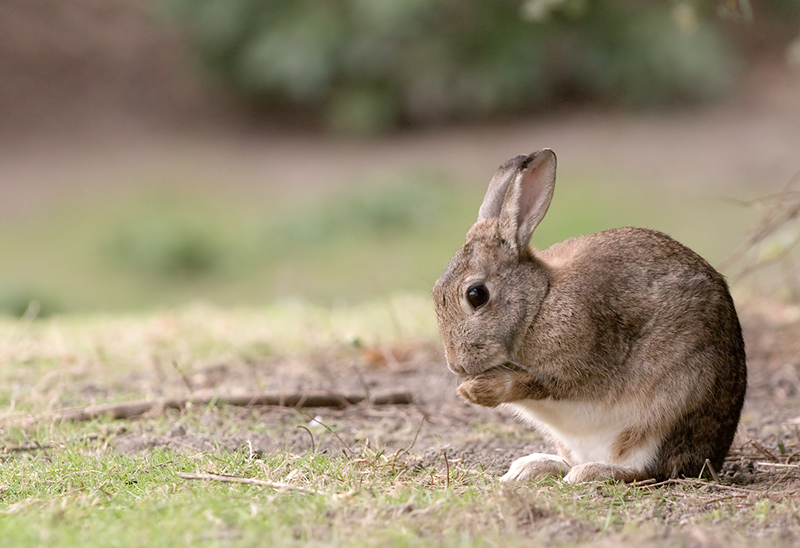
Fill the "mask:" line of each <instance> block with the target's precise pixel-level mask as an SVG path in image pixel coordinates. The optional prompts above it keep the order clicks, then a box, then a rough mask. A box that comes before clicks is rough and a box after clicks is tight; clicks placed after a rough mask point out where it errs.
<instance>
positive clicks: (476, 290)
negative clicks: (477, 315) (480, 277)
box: [467, 283, 489, 308]
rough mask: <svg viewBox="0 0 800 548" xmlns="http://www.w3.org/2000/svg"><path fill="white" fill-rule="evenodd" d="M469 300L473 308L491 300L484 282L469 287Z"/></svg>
mask: <svg viewBox="0 0 800 548" xmlns="http://www.w3.org/2000/svg"><path fill="white" fill-rule="evenodd" d="M467 300H468V301H469V304H470V305H472V308H480V307H481V306H483V305H485V304H486V301H488V300H489V290H488V289H486V286H485V285H483V284H482V283H476V284H472V285H471V286H469V288H468V289H467Z"/></svg>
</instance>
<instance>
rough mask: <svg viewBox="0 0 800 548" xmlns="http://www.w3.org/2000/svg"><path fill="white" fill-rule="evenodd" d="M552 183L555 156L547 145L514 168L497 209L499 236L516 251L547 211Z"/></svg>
mask: <svg viewBox="0 0 800 548" xmlns="http://www.w3.org/2000/svg"><path fill="white" fill-rule="evenodd" d="M555 184H556V155H555V153H554V152H553V151H552V150H550V149H549V148H544V149H542V150H539V151H536V152H534V153H533V154H531V155H530V156H528V157H527V158H525V160H524V161H523V162H521V164H519V167H518V168H517V169H516V172H515V173H514V176H513V178H512V179H511V181H510V184H509V186H508V189H507V191H506V193H505V198H504V200H503V204H502V207H501V208H500V235H501V236H502V237H503V239H504V240H505V241H507V242H508V243H510V244H512V245H516V248H517V251H518V252H519V253H520V254H522V253H524V251H525V250H526V249H527V247H528V244H529V243H530V241H531V236H532V235H533V231H534V229H535V228H536V227H537V226H538V225H539V223H540V222H541V221H542V219H543V218H544V215H545V213H547V208H548V207H550V201H551V200H552V199H553V190H554V189H555ZM481 209H483V208H481Z"/></svg>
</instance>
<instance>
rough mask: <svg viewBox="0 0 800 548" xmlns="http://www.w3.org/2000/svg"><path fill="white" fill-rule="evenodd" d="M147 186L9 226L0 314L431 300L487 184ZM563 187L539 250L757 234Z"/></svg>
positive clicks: (605, 193)
mask: <svg viewBox="0 0 800 548" xmlns="http://www.w3.org/2000/svg"><path fill="white" fill-rule="evenodd" d="M148 180H149V179H148ZM158 180H160V179H158ZM145 183H146V182H144V181H143V182H142V183H141V184H140V185H133V187H134V188H139V189H140V190H138V191H132V192H131V193H130V194H128V195H125V196H122V197H119V196H118V197H116V198H115V199H114V200H108V199H107V198H105V197H103V196H95V197H93V200H94V201H90V200H88V199H87V198H83V199H81V198H75V199H74V201H69V200H67V201H65V202H63V203H60V204H58V205H57V206H53V207H52V208H47V209H45V210H42V211H41V212H39V213H38V214H37V215H33V216H31V217H29V218H28V217H24V218H23V217H20V218H17V219H0V235H2V238H0V264H2V265H3V269H2V272H0V315H11V316H15V317H21V316H23V315H24V316H25V317H28V318H33V317H37V316H38V317H41V316H46V315H49V314H53V313H61V312H89V311H115V310H116V311H120V310H146V309H153V308H160V307H169V306H175V305H180V304H183V303H186V302H189V301H192V300H195V299H200V300H203V301H208V302H211V303H214V304H217V305H222V306H260V305H263V304H265V303H268V302H271V301H275V300H279V301H280V300H285V299H293V298H301V299H304V300H308V301H311V302H313V303H316V304H332V303H338V302H350V303H357V302H363V301H368V300H372V299H376V298H383V297H387V296H389V295H392V294H393V293H396V292H412V293H422V294H425V293H428V292H429V291H430V288H431V287H432V286H433V283H434V282H435V280H436V278H438V276H439V275H440V274H441V272H442V270H443V269H444V267H445V266H446V264H447V261H448V260H449V259H450V257H451V256H452V254H453V253H454V252H455V250H456V249H458V247H459V246H460V245H461V244H462V243H463V242H464V235H465V234H466V232H467V230H468V229H469V227H470V225H471V224H472V223H473V222H474V220H475V217H476V215H477V210H478V206H479V205H480V203H481V199H482V197H483V194H484V192H485V185H484V184H480V185H478V184H475V185H465V184H456V182H455V181H453V180H452V179H451V178H449V177H448V176H445V175H437V174H430V173H427V172H423V173H389V174H382V175H375V176H370V177H367V178H365V179H363V180H361V181H354V182H353V183H352V185H350V186H347V187H346V188H339V189H329V190H327V191H325V192H320V193H318V194H308V193H297V194H294V195H287V196H283V197H280V196H278V197H276V196H275V193H274V192H273V191H272V190H267V189H265V190H264V192H263V194H262V193H261V192H255V191H248V192H243V191H242V189H236V188H235V187H234V186H228V185H226V184H225V180H224V179H222V180H220V182H219V184H218V185H216V188H217V189H215V190H214V191H212V190H210V189H206V190H205V191H201V190H198V189H192V188H188V187H187V188H179V187H176V188H170V189H168V188H152V189H146V184H145ZM560 185H561V186H560V188H559V190H558V195H557V206H554V207H553V208H551V211H550V212H549V213H548V215H547V218H546V219H545V221H544V222H543V223H542V225H541V226H540V227H538V228H537V230H536V234H535V235H534V238H533V245H534V246H536V247H539V248H544V247H547V246H548V245H550V244H552V243H553V242H556V241H559V240H563V239H566V238H569V237H572V236H576V235H579V234H587V233H590V232H594V231H597V230H602V229H605V228H610V227H612V226H624V225H632V226H649V227H652V228H656V229H659V230H664V231H666V232H669V233H670V234H672V235H673V236H675V237H676V238H677V239H678V240H680V241H682V242H684V243H686V244H687V245H689V246H690V247H691V248H693V249H695V250H696V251H698V252H699V253H701V254H702V255H703V256H705V257H707V258H708V259H709V260H710V261H712V262H716V261H719V260H720V259H722V258H724V257H726V256H727V255H728V254H729V252H730V250H731V249H732V248H733V247H734V246H735V245H736V244H737V243H738V242H740V241H741V240H742V238H743V235H744V231H745V230H746V228H747V226H748V222H746V220H743V213H742V211H741V210H740V209H739V208H736V207H734V206H731V205H730V204H727V203H721V202H719V201H717V200H713V199H712V200H708V199H706V200H703V199H699V198H698V196H697V195H696V194H690V193H688V192H687V191H678V190H675V189H672V190H670V191H669V192H664V189H662V188H658V187H653V186H649V185H640V184H638V182H635V181H620V180H608V179H603V178H600V177H598V175H597V174H595V173H592V174H590V175H586V176H582V177H575V176H570V175H569V174H565V175H562V177H561V181H560Z"/></svg>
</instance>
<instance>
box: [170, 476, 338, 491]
mask: <svg viewBox="0 0 800 548" xmlns="http://www.w3.org/2000/svg"><path fill="white" fill-rule="evenodd" d="M175 475H176V476H178V477H179V478H182V479H186V480H205V481H220V482H224V483H244V484H246V485H260V486H262V487H270V488H271V489H277V490H278V491H298V492H300V493H308V494H309V495H324V494H325V493H323V492H322V491H317V490H316V489H309V488H308V487H300V486H299V485H292V484H290V483H280V482H277V481H265V480H260V479H255V478H240V477H238V476H218V475H216V474H187V473H185V472H175Z"/></svg>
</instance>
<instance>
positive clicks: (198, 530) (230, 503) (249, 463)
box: [0, 297, 800, 548]
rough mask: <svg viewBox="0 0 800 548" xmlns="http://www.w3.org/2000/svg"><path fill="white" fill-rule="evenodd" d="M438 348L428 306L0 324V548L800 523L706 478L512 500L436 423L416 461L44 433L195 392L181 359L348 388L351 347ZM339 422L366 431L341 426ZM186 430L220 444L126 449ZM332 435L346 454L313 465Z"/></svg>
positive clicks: (159, 424) (470, 543)
mask: <svg viewBox="0 0 800 548" xmlns="http://www.w3.org/2000/svg"><path fill="white" fill-rule="evenodd" d="M435 339H436V328H435V323H434V321H433V318H432V316H431V315H430V309H429V305H428V299H427V297H420V298H414V297H396V298H394V299H393V300H390V301H381V302H370V303H364V304H362V305H359V306H352V307H346V306H340V307H336V308H325V307H317V306H312V305H308V304H299V303H291V304H281V305H273V306H271V307H267V308H262V309H227V310H226V309H218V308H212V307H208V306H199V305H193V306H188V307H184V308H180V309H177V310H173V311H170V312H164V313H159V314H155V315H147V314H142V315H129V316H115V315H95V316H80V315H69V316H54V317H52V318H48V319H40V320H36V321H28V320H12V319H8V318H7V319H4V320H0V400H2V414H1V415H0V447H3V448H5V449H4V450H3V451H2V452H0V538H2V539H3V545H4V546H22V547H34V546H35V547H51V546H52V547H56V546H58V547H70V546H80V547H92V546H98V547H99V546H103V547H106V546H120V547H135V546H156V547H158V546H170V547H175V546H187V547H188V546H214V547H216V546H234V547H248V546H290V547H291V546H298V547H299V546H312V547H317V546H319V547H323V546H324V547H339V546H364V547H384V546H387V547H398V548H401V547H423V546H425V547H428V546H458V547H465V548H466V547H469V548H472V547H494V546H510V547H522V546H551V545H560V546H596V545H601V546H604V545H608V546H620V545H621V546H665V547H667V546H669V547H672V546H693V545H695V544H692V543H693V542H696V539H697V538H701V539H702V538H707V539H708V538H710V539H713V540H714V542H719V543H720V544H724V545H730V546H731V547H737V546H744V545H745V544H746V545H747V546H771V545H777V546H780V545H781V542H780V538H781V537H780V534H781V533H780V531H781V530H782V529H783V528H785V527H786V526H787V525H790V526H792V527H796V519H797V514H798V511H800V508H798V505H797V501H796V498H794V497H793V496H792V494H791V492H782V491H781V490H780V489H778V490H770V489H771V488H770V489H767V488H766V487H767V486H764V488H763V489H760V490H759V489H755V490H754V491H753V492H752V493H750V494H747V495H744V494H743V492H741V491H737V490H735V489H736V488H735V487H733V488H732V489H734V490H733V491H726V490H722V491H720V490H719V489H718V488H716V487H715V486H711V485H708V484H705V483H683V484H678V485H674V486H666V487H663V488H659V489H650V488H647V487H644V488H642V487H636V486H631V485H623V484H600V483H598V484H590V485H578V486H572V485H567V484H564V483H562V482H560V481H557V480H546V481H541V482H536V483H528V484H524V485H504V484H501V483H499V481H498V476H497V474H496V473H485V472H484V470H483V469H482V465H481V464H480V463H478V464H476V463H474V462H473V463H472V464H467V463H465V462H464V461H462V460H460V459H458V458H455V457H453V456H452V453H451V457H450V460H449V461H447V464H445V461H444V457H443V453H444V452H447V451H448V450H449V449H448V440H449V438H450V437H452V436H451V435H450V434H449V433H448V432H447V429H446V427H442V426H437V418H436V416H434V417H432V423H431V425H430V426H429V427H428V428H430V429H432V430H433V432H434V433H435V434H436V435H437V436H440V437H441V443H439V446H438V448H436V449H431V448H429V449H428V450H427V453H426V452H422V451H421V450H418V449H414V448H413V447H411V446H412V444H413V440H414V438H415V434H414V432H408V434H407V436H406V437H405V447H406V448H409V450H408V451H403V450H391V451H389V450H387V449H386V448H385V447H382V446H380V445H379V444H372V445H367V443H366V442H365V441H362V442H359V443H351V444H350V445H349V447H350V449H351V451H347V452H345V451H344V449H343V447H342V446H341V445H340V444H338V443H335V440H334V439H333V438H332V437H331V435H330V434H328V433H327V432H326V431H322V430H316V431H315V430H313V429H312V432H311V435H313V436H314V437H315V439H316V441H317V445H316V447H317V450H316V451H312V450H300V449H298V448H297V447H296V446H295V445H293V444H291V443H289V442H283V445H282V444H281V443H280V442H279V443H278V444H277V447H278V448H277V449H275V450H274V451H272V452H270V453H268V454H265V453H259V452H252V451H251V450H250V448H249V446H248V443H247V442H246V440H249V439H250V437H255V436H268V437H269V438H270V439H277V440H283V439H286V438H285V436H286V432H288V431H293V432H296V431H297V428H296V427H297V426H303V425H307V424H308V420H309V419H308V416H307V415H306V414H304V413H302V412H292V411H289V412H287V413H290V414H289V415H284V416H285V417H286V418H285V420H284V422H283V423H281V425H280V427H278V426H276V423H275V422H274V421H271V420H269V418H270V417H274V416H275V414H278V413H279V411H278V410H268V411H267V410H262V411H252V412H250V411H248V412H243V411H242V410H241V409H239V408H232V407H211V406H209V407H202V408H198V407H195V408H191V409H185V410H183V411H181V412H174V411H170V412H166V413H160V414H159V413H157V414H152V415H149V416H144V417H142V418H139V419H137V420H130V421H116V422H114V421H110V420H108V419H101V420H93V421H89V422H83V423H79V422H69V421H58V420H51V419H49V418H48V417H49V416H50V413H51V412H52V411H53V410H57V409H59V408H61V407H65V406H73V405H87V404H90V403H92V402H95V401H97V402H104V401H116V400H127V399H137V398H142V397H157V396H170V395H174V394H176V393H185V390H186V387H185V386H183V384H182V381H181V379H180V375H179V373H178V372H177V371H176V370H175V369H174V368H173V367H172V366H171V365H170V362H171V361H172V360H176V361H177V362H178V363H179V364H180V365H181V367H182V369H183V372H184V373H185V374H186V375H189V376H191V375H193V374H195V373H197V372H198V371H200V370H201V369H202V367H204V366H205V365H208V364H217V363H226V364H229V367H230V368H231V369H230V370H229V375H230V376H231V377H232V378H231V379H229V381H236V379H237V378H238V377H239V376H242V377H245V380H246V381H247V375H248V373H247V372H248V369H247V368H248V363H249V362H250V361H252V360H255V361H256V362H257V363H258V364H259V367H260V371H261V373H262V374H274V375H276V376H277V375H280V374H282V370H281V369H279V365H280V363H282V362H286V363H287V364H288V367H289V368H290V370H291V371H293V372H298V371H301V372H302V370H303V368H304V367H308V368H309V371H311V369H312V364H313V363H314V362H315V361H318V360H320V359H325V360H328V361H330V362H332V365H331V367H333V368H334V369H333V370H334V371H337V372H339V373H338V374H342V375H345V374H352V369H351V367H352V360H353V352H354V351H355V350H356V348H355V346H356V345H354V341H360V344H361V345H367V346H369V345H392V344H396V343H400V342H404V343H406V344H414V345H424V344H427V343H430V342H431V341H435ZM428 363H430V362H428ZM435 365H436V366H439V367H441V364H435ZM237 368H238V369H237ZM309 374H310V373H309ZM403 412H404V411H403V410H399V409H398V410H396V413H397V414H402V413H403ZM291 413H294V414H291ZM321 413H323V414H328V413H329V412H327V411H321ZM361 420H362V421H364V420H365V419H363V418H362V419H361ZM366 422H369V421H366ZM375 422H376V424H375V428H381V426H380V423H379V421H377V420H376V421H375ZM364 424H366V423H365V422H362V423H361V425H362V426H363V425H364ZM445 424H446V423H445ZM474 424H475V426H474V428H473V436H474V440H475V441H474V443H476V444H478V443H480V441H481V440H487V439H490V438H492V437H496V436H501V437H503V438H504V439H509V440H511V439H513V438H514V436H515V433H514V432H513V431H511V430H505V429H504V428H503V427H502V425H496V426H495V427H493V426H492V425H491V424H487V423H486V422H483V421H477V422H475V423H474ZM331 426H332V428H334V429H335V430H338V431H339V432H341V433H342V435H346V432H348V431H349V432H350V435H353V430H354V426H353V425H352V424H349V423H348V422H347V420H346V419H344V418H341V417H340V422H339V423H338V424H332V425H331ZM176 428H184V429H186V430H187V431H188V432H190V433H191V434H192V436H194V439H196V440H205V441H207V442H208V443H204V445H203V448H198V447H197V446H192V445H180V444H178V446H177V447H176V448H174V449H165V448H156V449H148V448H146V447H145V448H144V449H142V450H139V451H131V450H128V451H123V450H122V449H120V445H119V442H120V441H121V440H123V439H125V438H126V437H127V436H134V437H139V436H142V437H145V438H159V437H164V436H167V435H168V434H169V432H170V431H173V430H174V429H176ZM356 430H357V428H356ZM303 435H305V433H303ZM323 436H328V437H327V438H326V439H328V440H329V441H331V442H334V444H333V447H335V448H336V449H335V450H330V449H325V450H324V452H323V451H320V450H319V447H321V445H322V444H321V441H322V439H323ZM367 439H369V438H367ZM232 440H245V442H244V443H237V442H236V441H232ZM765 443H766V442H765ZM15 445H26V446H28V447H27V450H21V449H20V448H16V449H15V448H14V447H13V446H15ZM330 446H331V445H328V447H330ZM431 450H433V451H434V453H435V458H430V451H431ZM790 450H793V448H790ZM437 452H438V453H437ZM179 473H196V474H214V475H231V476H235V477H237V478H253V479H257V480H262V481H272V482H281V483H287V484H291V485H293V486H297V487H303V488H307V489H312V490H314V491H317V492H318V494H309V493H304V492H298V491H294V490H289V491H286V492H281V491H277V490H275V489H272V488H269V487H265V486H258V485H246V484H231V483H221V482H216V481H209V482H207V481H192V480H187V479H183V478H181V477H179V476H178V474H179ZM768 483H769V484H770V485H772V484H773V480H772V479H770V480H768ZM703 535H705V536H703ZM784 545H785V543H784Z"/></svg>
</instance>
